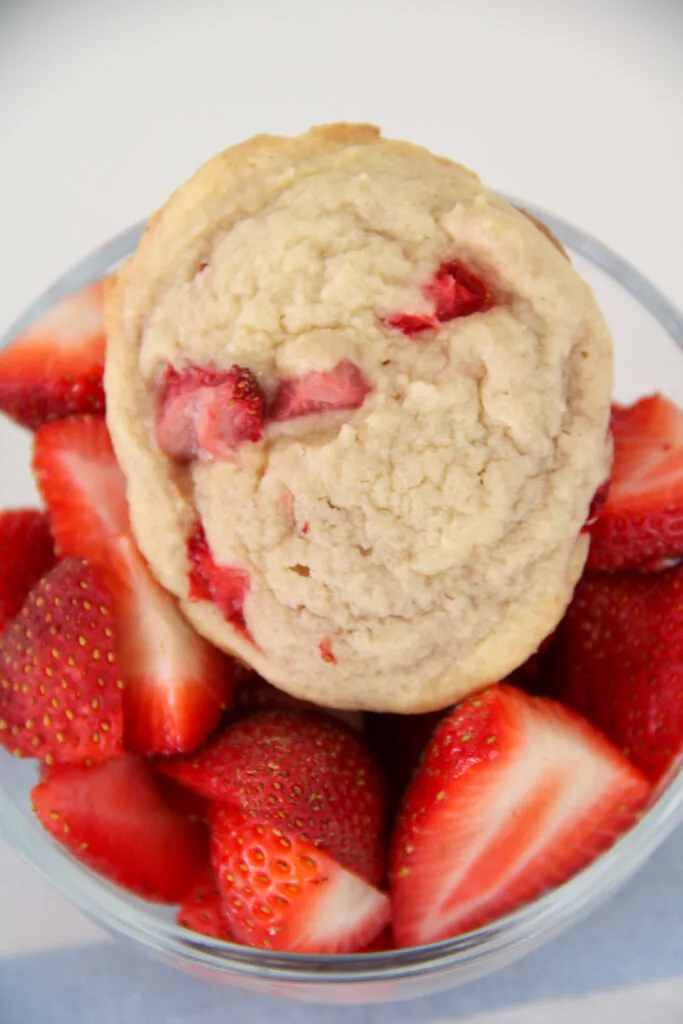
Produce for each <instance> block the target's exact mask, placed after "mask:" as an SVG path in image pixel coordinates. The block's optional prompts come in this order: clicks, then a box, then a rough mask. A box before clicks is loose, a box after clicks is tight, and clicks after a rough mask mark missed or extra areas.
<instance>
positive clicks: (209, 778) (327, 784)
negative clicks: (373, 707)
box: [157, 710, 386, 883]
mask: <svg viewBox="0 0 683 1024" xmlns="http://www.w3.org/2000/svg"><path fill="white" fill-rule="evenodd" d="M157 769H158V770H159V771H161V772H164V773H165V774H167V775H170V776H171V778H174V779H175V780H176V781H177V782H180V783H182V784H183V785H185V786H188V788H190V789H192V790H194V791H195V792H196V793H199V794H201V795H202V796H204V797H206V798H208V799H210V800H220V801H223V802H229V803H232V804H234V805H235V806H236V807H239V808H241V809H242V810H243V811H245V812H246V813H247V814H249V815H250V817H253V818H256V819H258V820H260V821H263V822H270V823H271V824H277V825H279V826H281V827H282V828H283V829H286V830H287V831H288V832H290V833H291V834H292V835H294V836H298V837H300V838H301V839H303V840H305V841H306V842H310V843H312V844H313V845H314V846H317V847H322V848H323V849H325V850H327V851H328V852H329V853H330V854H331V855H332V856H333V857H336V859H337V860H338V861H339V862H340V863H341V864H343V865H344V866H345V867H347V868H349V869H350V870H351V871H355V872H356V873H357V874H359V875H362V876H363V878H367V879H368V880H369V881H371V882H373V883H376V882H378V881H380V879H381V878H382V877H383V875H384V859H385V858H384V833H385V820H386V794H385V787H384V780H383V778H382V776H381V772H380V770H379V768H378V767H377V765H376V764H375V762H374V761H373V759H372V757H371V756H370V755H369V754H368V752H367V750H366V749H365V747H364V746H363V744H362V743H361V741H360V740H359V739H358V737H357V736H355V735H354V734H353V733H352V732H351V731H350V730H349V729H348V728H346V726H344V725H342V723H341V722H339V721H337V720H336V719H333V718H330V717H329V716H327V715H323V714H317V713H312V712H296V711H283V710H273V711H261V712H258V713H256V714H254V715H252V716H251V717H249V718H245V719H242V720H241V721H238V722H235V723H233V724H232V725H229V726H228V727H227V728H226V729H224V730H223V731H222V732H220V733H218V734H217V735H216V736H214V737H212V738H211V739H210V740H209V741H208V743H206V744H205V746H204V747H202V749H201V750H197V751H196V752H195V753H194V754H190V755H188V756H186V757H178V758H173V759H172V760H169V761H165V762H159V763H158V765H157Z"/></svg>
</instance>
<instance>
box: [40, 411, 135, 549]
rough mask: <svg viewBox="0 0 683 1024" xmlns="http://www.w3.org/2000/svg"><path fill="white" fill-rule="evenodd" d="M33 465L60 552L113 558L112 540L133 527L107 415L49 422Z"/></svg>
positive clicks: (42, 428)
mask: <svg viewBox="0 0 683 1024" xmlns="http://www.w3.org/2000/svg"><path fill="white" fill-rule="evenodd" d="M33 469H34V473H35V477H36V482H37V484H38V488H39V490H40V492H41V494H42V495H43V498H44V500H45V504H46V505H47V510H48V515H49V518H50V524H51V527H52V532H53V534H54V538H55V544H56V546H57V550H58V553H59V554H60V555H72V556H75V557H77V558H85V559H86V560H87V561H88V562H90V564H91V565H93V566H95V568H101V567H105V568H106V565H107V562H108V542H109V540H110V539H111V537H112V536H115V535H116V534H119V533H124V532H126V531H127V530H128V528H129V523H128V503H127V501H126V480H125V477H124V476H123V473H122V472H121V470H120V469H119V465H118V463H117V461H116V456H115V455H114V449H113V448H112V444H111V439H110V437H109V431H108V430H107V425H106V423H105V420H104V417H103V416H75V417H73V418H71V419H66V420H61V421H58V422H55V423H49V424H47V425H46V426H44V427H41V429H40V430H39V431H38V433H37V434H36V437H35V442H34V451H33Z"/></svg>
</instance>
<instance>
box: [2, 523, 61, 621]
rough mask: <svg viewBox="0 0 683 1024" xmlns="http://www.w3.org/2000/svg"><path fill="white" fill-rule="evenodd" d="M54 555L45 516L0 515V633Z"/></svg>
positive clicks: (46, 569) (19, 607)
mask: <svg viewBox="0 0 683 1024" xmlns="http://www.w3.org/2000/svg"><path fill="white" fill-rule="evenodd" d="M54 564H55V553H54V548H53V545H52V534H51V533H50V526H49V523H48V520H47V516H46V515H45V513H44V512H39V511H38V510H37V509H28V508H26V509H24V508H22V509H11V510H9V511H7V512H0V633H2V630H3V628H4V627H5V625H6V624H7V623H8V622H9V621H10V619H13V618H14V616H15V615H17V614H18V613H19V612H20V610H21V606H22V605H23V603H24V600H25V599H26V596H27V594H28V592H29V590H31V588H32V587H33V586H35V584H36V583H37V582H38V580H39V579H40V578H41V576H45V575H46V573H48V572H49V571H50V569H52V567H53V566H54Z"/></svg>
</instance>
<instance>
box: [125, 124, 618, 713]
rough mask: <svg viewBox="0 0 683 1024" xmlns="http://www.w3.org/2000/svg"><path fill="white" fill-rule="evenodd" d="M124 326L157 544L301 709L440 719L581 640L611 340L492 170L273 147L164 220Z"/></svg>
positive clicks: (204, 185) (353, 148)
mask: <svg viewBox="0 0 683 1024" xmlns="http://www.w3.org/2000/svg"><path fill="white" fill-rule="evenodd" d="M106 325H107V334H108V350H107V361H106V374H105V387H106V396H107V409H108V412H107V418H108V423H109V427H110V430H111V434H112V438H113V441H114V445H115V448H116V452H117V455H118V458H119V460H120V462H121V466H122V468H123V471H124V473H125V475H126V477H127V481H128V493H129V499H130V506H131V517H132V524H133V529H134V532H135V536H136V538H137V540H138V543H139V545H140V547H141V549H142V551H143V553H144V554H145V556H146V558H147V559H148V561H149V563H150V565H151V567H152V569H153V571H154V573H155V574H156V576H157V577H158V579H159V580H160V582H161V583H162V584H163V585H164V586H165V587H167V588H168V589H169V590H170V591H172V592H173V593H174V594H176V595H177V596H178V597H179V598H180V600H181V602H182V607H183V610H184V612H185V614H186V616H187V617H188V619H189V620H190V622H191V623H192V624H193V625H194V627H195V628H196V629H197V630H198V632H200V633H201V634H203V635H204V636H206V637H208V638H209V639H210V640H211V641H213V642H214V643H215V644H217V645H218V646H219V647H221V648H223V649H224V650H226V651H228V652H232V653H234V654H235V655H236V656H238V657H239V658H241V659H242V660H243V661H245V662H247V663H248V664H249V665H251V666H253V667H254V668H255V669H256V670H257V671H258V672H259V673H260V674H261V675H262V676H264V677H265V678H266V679H267V680H269V681H270V682H271V683H273V684H274V685H275V686H278V687H280V688H281V689H283V690H285V691H288V692H289V693H292V694H294V695H296V696H298V697H302V698H305V699H308V700H312V701H315V702H317V703H320V704H324V705H328V706H332V707H340V708H360V709H368V710H373V711H399V712H421V711H427V710H431V709H435V708H440V707H444V706H446V705H449V704H452V703H453V702H454V701H456V700H457V699H459V698H462V697H464V696H465V695H466V694H468V693H470V692H471V691H472V690H475V689H477V688H478V687H480V686H482V685H484V684H486V683H488V682H491V681H494V680H498V679H500V678H502V677H504V676H506V675H507V674H508V673H509V672H510V671H512V670H513V669H514V668H515V667H516V666H518V665H519V664H520V663H521V662H523V661H524V660H525V659H526V658H527V657H528V656H529V655H530V654H531V653H532V652H533V651H534V650H535V649H536V648H537V646H538V645H539V643H540V642H541V641H542V640H543V638H544V637H545V636H546V635H547V634H548V633H549V632H550V631H551V630H552V629H553V628H554V627H555V625H556V624H557V622H558V621H559V619H560V617H561V616H562V613H563V611H564V609H565V607H566V605H567V603H568V601H569V599H570V597H571V594H572V591H573V588H574V585H575V583H576V580H577V578H578V576H579V575H580V573H581V570H582V567H583V564H584V561H585V557H586V553H587V545H588V540H587V537H586V535H585V533H582V526H583V524H584V522H585V520H586V516H587V514H588V509H589V506H590V503H591V499H592V496H593V494H594V492H595V491H596V489H597V488H598V487H599V485H600V484H601V483H602V482H603V480H604V479H605V477H606V475H607V472H608V468H609V447H608V444H607V443H606V435H607V432H608V418H609V404H610V394H611V387H612V355H611V341H610V336H609V332H608V330H607V327H606V325H605V322H604V320H603V317H602V315H601V313H600V310H599V309H598V306H597V305H596V302H595V300H594V298H593V295H592V293H591V291H590V289H589V288H588V286H587V285H586V284H585V282H584V281H583V280H582V279H581V277H580V276H579V275H578V273H577V272H576V271H575V270H574V269H573V267H572V265H571V263H570V262H569V261H568V260H567V259H566V256H565V255H564V254H563V253H562V252H561V251H560V250H559V249H558V248H557V246H556V245H555V244H553V241H552V240H550V239H549V238H548V237H547V236H546V235H545V234H544V233H543V231H542V230H539V228H538V226H537V225H536V224H534V223H533V222H532V221H531V220H530V219H529V218H528V217H526V216H525V215H524V214H523V213H522V212H520V211H518V210H516V209H514V208H513V207H512V206H510V205H509V204H508V203H506V202H504V201H503V200H502V199H500V198H499V197H497V196H496V195H494V194H493V193H492V192H490V191H489V190H488V189H487V188H485V187H484V186H483V185H482V184H481V182H480V180H479V178H478V177H477V176H476V175H475V174H473V173H472V172H471V171H469V170H467V169H466V168H464V167H462V166H460V165H458V164H455V163H452V162H451V161H449V160H446V159H443V158H440V157H437V156H434V155H433V154H431V153H429V152H428V151H426V150H424V149H421V148H418V147H416V146H413V145H409V144H407V143H404V142H394V141H389V140H385V139H383V138H382V137H381V136H380V133H379V131H378V129H376V128H374V127H372V126H369V125H346V124H338V125H329V126H325V127H320V128H314V129H312V130H311V131H309V132H307V133H306V134H304V135H302V136H300V137H298V138H280V137H271V136H265V135H262V136H257V137H256V138H253V139H251V140H249V141H247V142H245V143H243V144H241V145H238V146H234V147H232V148H230V149H227V150H225V152H223V153H221V154H219V155H218V156H216V157H215V158H214V159H213V160H211V161H209V163H207V164H206V165H205V166H203V167H202V168H200V170H199V171H198V172H197V173H196V174H195V176H194V177H193V178H192V179H191V180H190V181H188V182H187V183H186V184H184V185H182V186H181V187H180V188H179V189H178V190H177V191H176V192H175V193H174V194H173V195H172V196H171V198H170V199H169V200H168V202H167V204H166V205H165V206H164V207H163V209H162V210H161V211H160V212H158V213H157V214H155V215H154V216H153V217H152V218H151V219H150V221H149V223H148V225H147V228H146V230H145V232H144V235H143V237H142V239H141V241H140V245H139V248H138V250H137V252H136V253H135V255H134V256H132V257H131V258H130V259H129V260H128V262H127V263H126V264H125V265H124V266H123V267H122V268H121V270H120V272H119V273H118V275H117V277H116V280H115V282H114V284H113V285H112V286H111V287H110V289H109V294H108V296H107V301H106Z"/></svg>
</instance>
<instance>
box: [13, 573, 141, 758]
mask: <svg viewBox="0 0 683 1024" xmlns="http://www.w3.org/2000/svg"><path fill="white" fill-rule="evenodd" d="M122 688H123V683H122V681H121V677H120V674H119V666H118V664H117V659H116V650H115V634H114V623H113V618H112V615H111V611H110V602H109V596H108V594H107V593H106V591H105V590H104V589H103V587H102V585H101V583H100V581H99V579H98V578H97V576H96V575H95V573H94V571H93V570H92V568H91V567H90V566H88V565H87V564H86V563H85V562H82V561H81V560H79V559H74V558H67V559H65V560H64V561H63V562H61V563H60V564H59V565H57V567H56V568H55V569H53V570H52V571H51V572H50V573H49V574H48V575H47V576H46V577H44V579H42V580H41V581H40V582H39V583H38V584H36V586H35V587H34V588H33V589H32V590H31V592H30V593H29V595H28V597H27V599H26V602H25V603H24V606H23V608H22V610H21V612H20V613H19V615H18V616H17V617H16V618H15V619H14V620H13V622H12V623H11V624H10V625H9V626H8V627H7V629H6V630H5V633H4V634H3V637H2V643H1V645H0V743H2V744H3V746H5V747H6V748H7V749H8V750H9V751H11V752H12V753H13V754H16V755H17V756H20V757H37V758H40V759H42V760H44V761H46V762H47V763H48V764H52V763H55V764H60V763H66V764H84V763H94V762H97V761H103V760H105V759H106V758H108V757H111V756H112V755H114V754H118V753H119V752H120V751H121V749H122V745H121V736H122V732H123V713H122V707H121V698H122V694H121V690H122Z"/></svg>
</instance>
